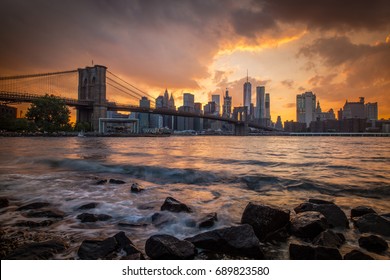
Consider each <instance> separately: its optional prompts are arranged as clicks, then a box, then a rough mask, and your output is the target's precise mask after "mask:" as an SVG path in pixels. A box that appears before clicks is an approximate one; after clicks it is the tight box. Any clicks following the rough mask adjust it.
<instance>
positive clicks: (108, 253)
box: [77, 232, 144, 260]
mask: <svg viewBox="0 0 390 280" xmlns="http://www.w3.org/2000/svg"><path fill="white" fill-rule="evenodd" d="M123 252H125V253H126V257H122V258H124V259H138V260H140V259H144V257H143V255H142V253H141V252H140V251H139V250H138V249H137V248H136V247H135V246H134V244H133V243H132V242H131V241H130V239H128V238H127V236H126V235H125V233H124V232H119V233H117V234H116V235H114V236H113V237H109V238H107V239H104V240H84V241H83V242H82V243H81V245H80V247H79V249H78V252H77V254H78V256H79V258H80V259H83V260H97V259H113V258H115V257H119V256H121V255H122V254H123Z"/></svg>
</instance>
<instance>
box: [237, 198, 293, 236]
mask: <svg viewBox="0 0 390 280" xmlns="http://www.w3.org/2000/svg"><path fill="white" fill-rule="evenodd" d="M289 222H290V211H288V210H283V209H279V208H275V207H270V206H266V205H262V204H254V203H252V202H250V203H248V205H247V206H246V208H245V210H244V213H243V214H242V217H241V223H242V224H249V225H251V226H252V227H253V230H254V231H255V233H256V235H257V237H258V238H259V239H260V240H264V239H266V238H267V237H268V236H270V235H272V234H273V233H274V232H276V231H278V230H280V229H281V228H283V227H286V226H287V225H288V224H289Z"/></svg>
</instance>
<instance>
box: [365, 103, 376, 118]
mask: <svg viewBox="0 0 390 280" xmlns="http://www.w3.org/2000/svg"><path fill="white" fill-rule="evenodd" d="M364 106H365V112H366V118H367V120H369V121H377V120H378V102H375V103H366V104H365V105H364Z"/></svg>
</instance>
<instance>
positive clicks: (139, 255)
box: [0, 179, 390, 260]
mask: <svg viewBox="0 0 390 280" xmlns="http://www.w3.org/2000/svg"><path fill="white" fill-rule="evenodd" d="M108 182H109V183H110V184H124V183H126V182H124V181H121V180H116V179H110V180H109V181H108V180H99V181H98V182H97V184H106V183H108ZM145 191H147V188H145V187H143V186H140V185H138V184H136V183H134V184H132V185H131V187H130V188H129V192H131V193H133V194H134V196H135V199H136V196H137V194H138V193H139V192H145ZM15 204H16V203H15V202H14V201H13V200H12V199H10V198H6V197H2V198H0V210H1V214H0V215H3V214H5V213H7V211H11V210H9V209H11V207H13V208H12V209H15ZM97 206H98V205H97V203H95V202H90V203H87V204H84V205H81V206H80V207H78V208H77V209H75V211H77V213H79V214H78V215H77V216H76V217H77V218H76V219H77V220H78V221H79V223H80V225H82V224H85V225H88V224H93V223H96V222H99V221H103V222H104V221H110V219H111V218H112V217H111V215H110V213H107V214H92V213H89V212H88V211H89V210H90V209H94V208H96V207H97ZM15 211H19V212H21V213H23V216H24V217H25V218H26V219H25V220H19V221H16V222H15V225H14V226H15V227H19V228H21V230H20V232H19V233H18V234H16V235H13V236H12V235H9V234H7V233H6V231H5V230H4V229H3V228H0V244H1V246H0V258H1V259H16V260H22V259H57V258H58V254H59V253H61V252H64V251H65V250H69V248H73V249H72V250H76V251H77V253H76V257H75V259H92V260H95V259H129V260H132V259H134V260H143V259H156V260H161V259H165V260H167V259H168V260H182V259H183V260H184V259H185V260H189V259H275V258H274V254H273V251H274V250H278V248H281V247H283V248H288V258H287V259H292V260H341V259H346V260H361V259H366V260H374V259H390V253H389V250H388V242H387V241H386V240H388V239H389V237H390V214H379V213H377V212H376V211H375V210H374V209H372V208H370V207H365V206H359V207H354V208H352V209H350V213H348V217H347V214H346V213H345V212H344V211H343V210H342V209H341V208H340V207H339V206H337V205H336V204H334V203H333V202H331V201H326V200H322V199H308V200H307V201H304V202H302V203H301V204H300V205H297V206H296V207H295V208H294V209H291V210H290V209H282V208H279V207H275V206H271V205H265V204H259V203H252V202H248V204H247V206H246V208H245V209H244V211H243V213H242V216H241V221H239V222H237V224H235V225H232V226H229V227H223V228H220V227H218V213H207V214H205V215H204V216H203V217H202V218H200V219H199V220H191V219H189V221H188V226H190V227H198V228H199V229H200V233H199V234H196V235H194V236H189V237H187V238H185V239H178V238H177V237H175V236H172V235H167V234H156V235H152V236H149V237H148V239H147V240H146V242H145V246H144V248H137V247H136V246H135V245H134V243H133V242H132V241H131V234H128V233H126V231H121V230H118V233H116V234H114V235H113V236H110V237H107V238H104V239H87V240H83V241H82V242H81V243H78V245H77V246H74V245H72V244H74V243H75V240H72V238H65V237H63V236H51V235H49V234H45V233H44V231H42V229H45V227H48V226H50V225H52V224H55V223H57V222H59V221H61V220H62V219H64V217H66V216H67V215H69V213H64V212H62V211H60V210H58V209H55V208H53V206H52V205H51V203H50V202H47V201H38V202H33V203H28V204H25V205H20V206H18V207H17V208H16V210H15ZM193 211H194V209H193V208H192V207H191V205H186V204H184V203H182V202H180V201H179V200H177V199H176V198H173V197H167V198H166V199H165V201H162V202H161V207H160V211H158V212H156V213H155V214H153V215H152V216H151V221H150V223H143V224H127V223H119V224H118V226H120V227H121V228H125V229H126V228H132V227H148V226H151V227H156V228H160V227H163V226H164V224H166V223H169V221H170V219H171V218H172V216H171V215H172V213H183V215H187V214H186V213H188V215H189V214H190V213H192V212H193ZM0 217H1V216H0ZM37 219H38V221H37ZM22 229H25V230H22ZM35 229H39V230H40V231H35ZM84 230H88V229H87V228H86V229H84ZM351 232H353V233H354V234H349V233H351ZM350 236H355V237H356V236H357V238H355V239H354V240H351V239H350ZM76 243H77V242H76ZM343 247H344V248H347V250H345V249H344V250H341V249H342V248H343Z"/></svg>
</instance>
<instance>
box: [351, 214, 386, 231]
mask: <svg viewBox="0 0 390 280" xmlns="http://www.w3.org/2000/svg"><path fill="white" fill-rule="evenodd" d="M354 223H355V226H356V227H357V228H358V230H359V231H360V232H361V233H366V232H372V233H375V234H379V235H384V236H390V221H389V220H388V219H386V218H384V217H382V216H380V215H378V214H375V213H370V214H366V215H363V216H361V217H359V218H358V219H357V220H355V221H354Z"/></svg>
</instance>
